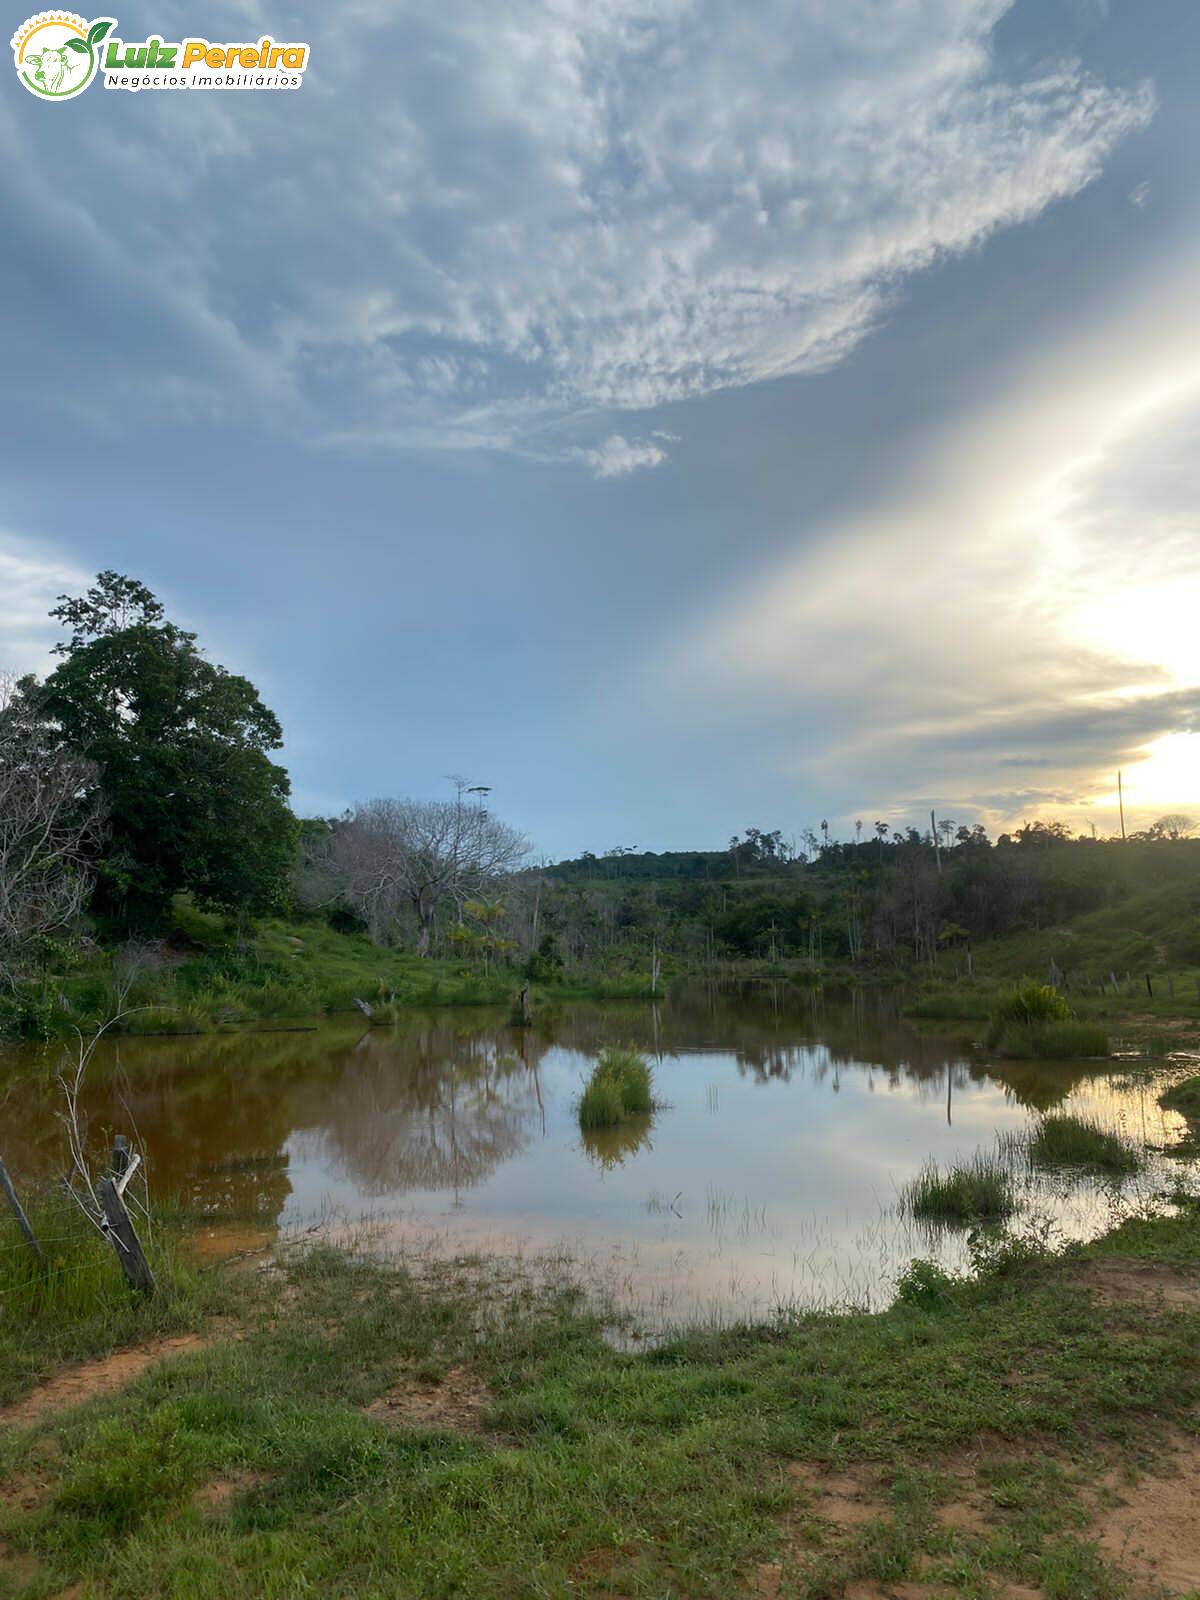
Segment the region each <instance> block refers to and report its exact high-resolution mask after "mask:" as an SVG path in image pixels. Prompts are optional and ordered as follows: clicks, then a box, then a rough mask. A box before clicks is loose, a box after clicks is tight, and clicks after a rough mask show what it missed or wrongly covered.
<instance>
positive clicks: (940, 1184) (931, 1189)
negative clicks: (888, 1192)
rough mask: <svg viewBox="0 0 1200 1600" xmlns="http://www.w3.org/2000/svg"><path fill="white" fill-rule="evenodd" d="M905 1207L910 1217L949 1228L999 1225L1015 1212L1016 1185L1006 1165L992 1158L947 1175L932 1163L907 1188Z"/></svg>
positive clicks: (958, 1167)
mask: <svg viewBox="0 0 1200 1600" xmlns="http://www.w3.org/2000/svg"><path fill="white" fill-rule="evenodd" d="M901 1205H902V1207H903V1208H904V1210H905V1212H906V1213H907V1214H908V1215H909V1216H912V1217H916V1218H918V1219H919V1220H920V1221H922V1222H934V1223H941V1224H943V1225H944V1226H946V1227H966V1226H968V1225H969V1224H970V1223H972V1222H999V1221H1002V1220H1003V1219H1004V1218H1005V1217H1007V1216H1009V1215H1010V1214H1011V1213H1012V1210H1013V1197H1012V1186H1011V1183H1010V1180H1009V1176H1008V1173H1007V1172H1006V1171H1005V1169H1004V1167H1003V1165H1002V1164H1001V1163H1000V1162H999V1161H998V1160H995V1159H992V1158H988V1157H984V1156H978V1157H976V1159H975V1160H974V1161H972V1162H970V1163H967V1164H959V1165H957V1166H953V1167H951V1168H950V1169H949V1170H948V1171H946V1172H942V1171H941V1170H940V1169H939V1168H938V1166H937V1164H936V1163H935V1162H932V1161H931V1162H930V1163H929V1164H928V1165H927V1166H925V1167H922V1169H921V1171H920V1172H919V1173H918V1174H917V1176H916V1177H915V1178H913V1179H912V1181H911V1182H910V1183H909V1184H907V1185H906V1187H905V1189H904V1191H903V1193H902V1195H901Z"/></svg>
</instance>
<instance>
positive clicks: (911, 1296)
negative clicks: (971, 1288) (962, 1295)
mask: <svg viewBox="0 0 1200 1600" xmlns="http://www.w3.org/2000/svg"><path fill="white" fill-rule="evenodd" d="M953 1287H954V1279H953V1278H952V1277H951V1276H950V1274H949V1273H948V1272H947V1271H946V1270H945V1269H944V1268H943V1267H939V1266H938V1264H937V1262H936V1261H922V1260H920V1259H918V1260H915V1261H910V1262H909V1264H908V1266H907V1267H906V1268H905V1270H904V1271H903V1272H902V1273H901V1274H900V1277H899V1278H898V1279H897V1281H896V1300H897V1303H898V1304H900V1305H902V1306H914V1307H915V1308H916V1309H917V1310H918V1311H937V1310H938V1309H939V1308H940V1307H941V1306H944V1305H945V1304H946V1303H947V1301H948V1300H949V1298H950V1292H951V1290H952V1289H953Z"/></svg>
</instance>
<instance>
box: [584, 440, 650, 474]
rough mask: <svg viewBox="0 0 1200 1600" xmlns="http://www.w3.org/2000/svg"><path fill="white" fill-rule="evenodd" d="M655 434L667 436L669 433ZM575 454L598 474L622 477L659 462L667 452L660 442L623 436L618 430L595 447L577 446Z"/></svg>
mask: <svg viewBox="0 0 1200 1600" xmlns="http://www.w3.org/2000/svg"><path fill="white" fill-rule="evenodd" d="M656 437H667V438H669V437H670V435H665V436H663V435H656ZM576 455H577V459H579V460H581V461H584V462H586V464H587V465H588V466H589V467H590V468H591V470H592V473H593V475H594V476H595V477H597V478H625V477H628V476H629V474H630V473H631V472H637V471H638V470H639V468H642V467H657V466H660V465H661V463H662V462H664V461H665V460H666V459H667V452H666V451H665V450H664V449H663V448H662V446H661V445H657V444H653V443H651V441H650V440H649V439H632V440H631V439H626V438H624V437H623V436H622V435H621V434H619V433H613V434H610V435H609V437H608V438H607V439H605V441H604V443H603V444H601V445H597V446H596V448H595V449H593V450H579V451H578V452H576Z"/></svg>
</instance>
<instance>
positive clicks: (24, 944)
mask: <svg viewBox="0 0 1200 1600" xmlns="http://www.w3.org/2000/svg"><path fill="white" fill-rule="evenodd" d="M94 776H95V774H94V769H93V768H92V766H91V764H90V763H89V762H87V761H84V760H82V759H80V758H79V757H77V756H74V755H71V754H70V753H68V752H66V751H63V750H61V749H58V748H56V746H55V745H54V742H53V741H52V740H51V739H50V738H48V737H47V733H46V730H45V729H44V728H43V727H42V725H41V724H40V722H39V721H38V718H37V716H36V713H35V712H34V711H33V710H32V708H31V706H30V702H29V698H28V696H27V695H26V694H25V693H24V692H23V691H22V686H21V685H19V684H18V683H16V682H15V681H14V680H13V679H12V678H11V677H9V676H7V675H2V674H0V982H4V981H7V982H9V983H12V982H13V981H14V980H15V978H16V977H17V975H18V973H19V968H20V962H21V957H22V952H23V951H27V950H28V948H29V946H30V945H31V943H33V942H35V941H36V940H38V939H44V938H47V937H49V936H50V935H51V934H55V933H59V932H61V931H62V930H63V929H64V928H66V927H68V926H69V925H70V924H71V923H72V922H73V921H74V919H75V918H76V917H77V916H78V914H79V912H80V911H81V910H82V909H83V906H84V904H85V902H86V900H87V896H88V892H89V889H90V887H91V879H92V875H91V869H90V865H89V859H88V854H89V847H90V846H91V845H92V844H93V843H94V841H95V839H96V837H97V834H98V831H99V825H100V816H99V811H98V808H97V803H96V801H95V800H94V799H93V798H91V796H92V794H93V793H94V782H93V780H94Z"/></svg>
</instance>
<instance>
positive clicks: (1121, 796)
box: [1117, 767, 1125, 843]
mask: <svg viewBox="0 0 1200 1600" xmlns="http://www.w3.org/2000/svg"><path fill="white" fill-rule="evenodd" d="M1117 804H1118V805H1119V806H1120V808H1121V842H1122V843H1124V842H1125V791H1124V789H1123V788H1122V787H1121V769H1120V768H1119V767H1118V768H1117Z"/></svg>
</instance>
